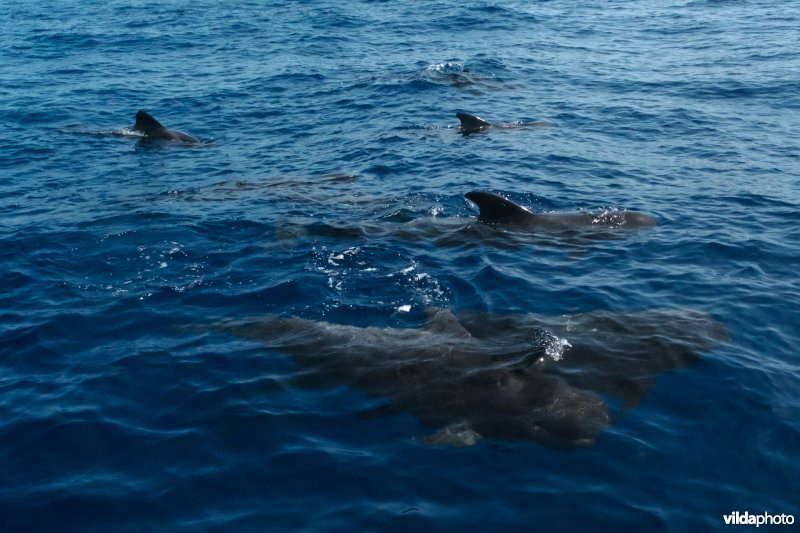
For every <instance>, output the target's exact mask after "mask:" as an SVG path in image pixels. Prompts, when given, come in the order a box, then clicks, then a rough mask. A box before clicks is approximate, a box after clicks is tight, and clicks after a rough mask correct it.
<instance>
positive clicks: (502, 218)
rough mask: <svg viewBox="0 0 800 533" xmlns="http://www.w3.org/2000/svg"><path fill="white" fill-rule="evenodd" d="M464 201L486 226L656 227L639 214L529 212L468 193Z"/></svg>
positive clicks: (495, 198) (499, 198)
mask: <svg viewBox="0 0 800 533" xmlns="http://www.w3.org/2000/svg"><path fill="white" fill-rule="evenodd" d="M464 196H465V198H466V199H467V200H469V201H471V202H472V203H474V204H475V205H477V206H478V209H479V210H480V213H479V214H478V220H479V221H480V222H484V223H486V224H500V225H506V226H515V227H520V228H525V229H531V230H538V229H543V230H556V231H557V230H564V231H566V230H577V229H581V228H583V229H592V228H648V227H653V226H655V225H656V220H655V218H653V216H652V215H648V214H647V213H641V212H639V211H605V212H602V213H589V212H571V213H533V212H531V211H529V210H527V209H525V208H524V207H522V206H521V205H519V204H515V203H514V202H512V201H511V200H509V199H507V198H503V197H502V196H499V195H497V194H493V193H490V192H482V191H472V192H468V193H467V194H465V195H464Z"/></svg>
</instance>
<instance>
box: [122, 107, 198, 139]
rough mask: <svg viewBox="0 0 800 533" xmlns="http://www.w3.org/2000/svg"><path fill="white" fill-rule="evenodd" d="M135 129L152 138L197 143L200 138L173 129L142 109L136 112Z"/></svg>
mask: <svg viewBox="0 0 800 533" xmlns="http://www.w3.org/2000/svg"><path fill="white" fill-rule="evenodd" d="M131 129H132V130H133V131H135V132H138V133H141V134H142V135H144V136H145V137H147V138H150V139H166V140H172V141H182V142H186V143H197V142H200V141H199V140H197V139H195V138H194V137H192V136H191V135H187V134H186V133H183V132H182V131H177V130H171V129H169V128H167V127H165V126H164V125H163V124H161V123H160V122H159V121H158V120H156V119H155V118H153V116H152V115H150V113H148V112H147V111H144V110H143V109H140V110H139V111H138V112H137V113H136V123H135V124H134V125H133V128H131Z"/></svg>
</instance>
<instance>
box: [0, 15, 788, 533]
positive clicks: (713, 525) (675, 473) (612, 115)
mask: <svg viewBox="0 0 800 533" xmlns="http://www.w3.org/2000/svg"><path fill="white" fill-rule="evenodd" d="M2 12H3V15H2V16H1V17H0V41H1V42H2V47H1V48H0V66H1V67H2V68H0V125H2V127H0V209H1V210H2V215H1V216H0V220H1V221H2V223H0V258H1V261H2V263H1V264H2V268H0V529H2V530H3V531H36V530H41V531H125V530H157V529H167V530H174V529H191V530H206V529H212V530H214V529H225V530H258V531H264V530H280V531H284V530H365V529H366V530H403V529H414V530H456V529H461V528H467V527H470V528H472V529H476V530H484V531H485V530H503V531H508V530H510V529H511V528H514V529H520V528H524V529H532V530H563V531H575V530H576V529H579V528H580V529H588V528H590V527H591V528H593V529H612V528H613V529H622V528H624V527H628V526H632V527H636V528H647V529H650V530H669V531H679V530H704V529H718V528H719V529H721V528H722V527H723V526H724V520H723V515H725V514H728V513H731V512H734V511H740V512H742V513H743V512H745V511H747V512H749V513H751V514H752V513H764V512H768V513H770V514H781V513H787V514H793V515H794V516H797V515H798V514H800V509H799V508H798V501H800V500H798V496H800V481H798V480H800V466H798V461H797V457H798V450H800V377H799V376H800V355H799V354H798V349H797V346H798V344H800V328H799V327H798V326H799V325H800V282H799V281H798V275H797V272H798V269H800V232H799V231H798V229H797V228H798V222H800V216H798V207H799V204H800V146H798V139H799V138H800V78H798V73H799V72H800V31H798V28H800V4H796V3H792V2H778V1H776V0H749V1H748V0H731V1H713V0H705V1H703V0H694V1H687V0H675V1H666V2H656V1H646V0H640V1H633V2H620V1H606V2H594V1H592V2H578V3H576V2H567V1H562V0H551V1H536V2H530V1H517V0H508V1H494V2H491V1H480V2H472V3H467V4H464V3H463V2H453V1H450V0H440V1H431V2H388V1H375V0H373V1H369V0H340V1H337V2H329V1H312V2H305V3H303V2H253V1H232V2H216V1H210V0H199V1H195V2H191V3H188V2H175V1H171V0H167V1H163V2H157V3H153V2H139V1H130V0H128V1H124V2H122V1H118V0H105V1H103V2H100V1H97V0H91V1H87V2H70V1H65V0H60V1H56V2H44V3H43V2H33V1H30V0H19V1H17V2H6V3H5V4H4V5H3V8H2ZM138 109H146V110H148V111H149V112H150V113H151V114H153V115H154V116H155V117H156V118H158V119H159V120H161V121H162V122H163V123H164V124H165V125H167V126H168V127H172V128H176V129H179V130H181V131H186V132H188V133H190V134H192V135H194V136H196V137H198V138H200V139H201V140H203V141H204V142H203V143H201V144H197V145H186V144H182V143H176V142H166V141H162V142H158V141H156V142H148V141H146V140H143V139H139V138H136V137H132V136H124V135H117V133H119V132H120V130H121V129H122V128H124V127H127V126H130V125H131V124H132V123H133V121H134V115H135V113H136V111H137V110H138ZM456 112H469V113H474V114H477V115H480V116H481V117H483V118H485V119H487V120H489V121H491V122H497V123H513V122H516V121H525V122H527V121H535V120H543V121H547V122H550V123H552V127H545V128H523V127H520V128H514V129H508V130H505V129H504V130H490V131H487V132H483V133H479V134H472V135H462V134H460V133H459V131H458V120H457V119H456V118H455V113H456ZM472 190H486V191H493V192H496V193H498V194H502V195H504V196H506V197H508V198H510V199H512V200H514V201H516V202H518V203H520V204H522V205H525V206H527V207H528V208H530V209H531V210H533V211H537V212H539V211H541V212H549V211H576V210H590V211H601V210H606V209H612V208H613V209H628V210H639V211H644V212H648V213H651V214H653V215H654V216H655V217H656V218H657V220H658V226H657V227H655V228H653V229H644V230H640V231H619V232H613V233H610V234H608V235H605V236H603V237H602V238H594V237H592V238H583V237H581V236H575V235H562V234H548V233H547V232H543V233H542V232H539V233H537V232H533V233H526V232H520V231H514V230H509V229H506V228H486V227H484V225H482V224H479V223H477V222H476V220H475V217H476V215H477V209H476V207H475V206H474V205H472V204H471V203H470V202H468V201H467V200H466V199H464V194H465V193H467V192H469V191H472ZM430 308H445V309H449V310H451V311H452V312H453V313H455V314H456V315H458V314H459V313H473V314H474V313H484V314H485V315H484V316H487V317H505V316H520V315H522V314H525V313H535V314H537V315H544V316H553V317H559V316H562V315H572V314H577V313H592V312H598V311H605V312H608V313H610V314H612V316H614V315H615V314H616V316H619V317H626V316H628V314H635V313H641V312H647V311H648V310H652V309H671V310H673V311H674V312H676V313H688V312H698V313H704V314H707V315H708V316H710V317H713V319H714V320H716V321H718V322H719V323H721V324H723V325H724V327H725V328H727V330H728V331H729V340H724V341H721V342H718V343H716V344H714V345H713V346H709V347H706V348H704V349H702V350H698V353H697V355H698V359H697V361H695V362H694V363H693V364H690V365H687V366H685V367H683V368H674V369H671V370H667V371H664V372H659V373H658V375H657V376H654V378H653V380H652V383H651V384H650V387H649V390H648V391H647V394H646V395H645V396H644V397H643V398H641V401H639V402H637V404H636V405H635V406H630V407H628V408H622V409H617V411H616V412H617V415H616V416H615V418H614V420H613V423H612V424H611V425H610V426H609V427H608V428H606V429H605V430H604V431H603V432H602V433H601V434H600V436H599V438H598V439H597V440H596V442H594V443H593V445H591V446H587V447H581V448H578V449H571V450H565V449H559V448H553V447H550V446H545V445H543V444H542V443H540V442H536V441H535V440H534V441H531V440H526V439H522V440H513V439H503V438H488V439H484V440H480V441H479V442H477V444H475V445H473V446H463V447H455V446H446V445H430V444H426V443H425V442H424V440H421V439H419V438H415V437H420V436H425V435H430V434H432V433H433V432H434V431H435V430H436V428H431V427H428V426H426V425H424V424H423V423H422V422H421V421H420V419H419V418H418V417H415V416H412V414H409V413H407V412H406V413H399V414H396V415H394V416H383V417H379V416H376V417H365V416H363V413H364V412H366V411H369V410H371V409H374V408H375V407H379V406H380V402H381V399H380V397H375V396H371V395H369V394H367V393H366V392H365V391H364V390H362V389H361V388H359V387H356V386H352V385H351V384H348V383H346V382H333V383H330V384H326V386H318V387H313V388H312V387H304V386H301V384H300V383H299V382H298V381H297V380H296V379H295V378H297V377H298V375H300V374H302V372H303V369H302V368H300V367H299V366H298V364H297V361H295V360H294V359H292V358H291V357H287V356H286V355H287V354H285V353H283V351H282V350H280V349H276V348H275V347H274V346H271V345H270V344H269V342H266V343H265V342H258V340H257V339H256V340H254V339H250V338H242V337H237V336H235V335H230V334H229V333H227V332H225V331H223V330H221V329H220V328H219V327H217V326H215V325H218V324H220V323H227V321H243V320H248V319H251V318H252V317H260V316H264V315H272V314H280V315H286V316H298V317H303V318H305V319H309V320H313V321H325V322H329V323H332V324H349V325H354V326H359V327H367V326H375V327H385V328H409V330H411V329H419V328H422V327H423V325H424V324H425V312H426V309H430ZM621 320H624V318H622V319H621ZM500 322H502V320H500ZM655 325H656V326H658V324H655ZM668 326H669V325H668V324H665V329H664V331H665V332H666V333H664V334H663V335H661V336H660V337H659V338H661V337H664V336H669V335H676V336H677V335H678V334H679V332H677V331H673V330H674V328H670V327H668ZM400 333H402V331H401V332H400ZM494 334H495V335H497V336H498V338H499V339H502V338H503V335H504V332H503V331H502V329H499V330H494ZM649 334H651V335H652V332H651V333H649ZM644 335H645V332H642V336H644ZM645 340H647V339H645ZM667 340H669V339H667ZM566 341H569V335H567V336H566ZM333 348H336V347H335V346H334V347H333ZM386 349H387V352H388V351H389V350H390V349H393V350H394V352H395V353H397V352H399V353H401V354H402V350H403V347H402V345H399V346H387V347H386ZM340 352H341V353H339V354H338V356H339V357H341V358H342V360H343V361H345V362H346V361H347V359H348V357H351V356H355V355H358V354H351V353H348V352H347V351H346V350H343V349H342V350H340ZM564 357H565V358H566V357H569V351H568V350H567V351H566V352H565V354H564Z"/></svg>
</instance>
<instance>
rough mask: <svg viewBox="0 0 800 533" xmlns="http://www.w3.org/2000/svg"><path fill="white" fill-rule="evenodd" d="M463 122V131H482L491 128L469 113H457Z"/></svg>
mask: <svg viewBox="0 0 800 533" xmlns="http://www.w3.org/2000/svg"><path fill="white" fill-rule="evenodd" d="M456 116H457V117H458V120H460V121H461V131H480V130H483V129H486V128H488V127H490V126H491V124H489V123H488V122H486V121H485V120H483V119H482V118H480V117H476V116H475V115H470V114H469V113H456Z"/></svg>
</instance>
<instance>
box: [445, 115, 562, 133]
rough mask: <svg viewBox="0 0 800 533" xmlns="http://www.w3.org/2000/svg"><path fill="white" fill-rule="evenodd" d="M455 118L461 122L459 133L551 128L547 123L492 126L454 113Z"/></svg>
mask: <svg viewBox="0 0 800 533" xmlns="http://www.w3.org/2000/svg"><path fill="white" fill-rule="evenodd" d="M456 117H458V120H459V121H460V122H461V125H460V126H459V130H460V131H461V133H477V132H479V131H486V130H488V129H492V128H494V129H501V130H508V129H512V128H524V127H537V126H552V124H551V123H549V122H544V121H536V122H512V123H509V124H492V123H490V122H487V121H485V120H483V119H482V118H480V117H478V116H475V115H470V114H469V113H456Z"/></svg>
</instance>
